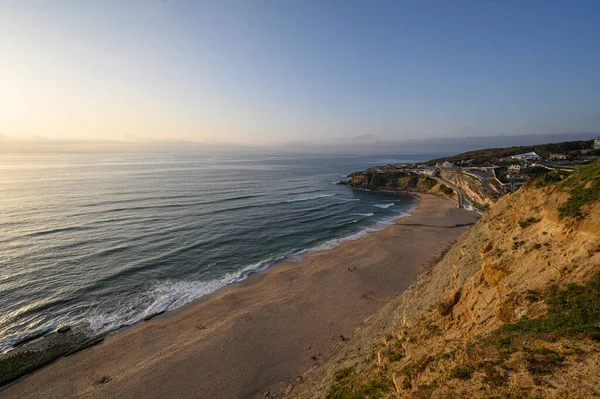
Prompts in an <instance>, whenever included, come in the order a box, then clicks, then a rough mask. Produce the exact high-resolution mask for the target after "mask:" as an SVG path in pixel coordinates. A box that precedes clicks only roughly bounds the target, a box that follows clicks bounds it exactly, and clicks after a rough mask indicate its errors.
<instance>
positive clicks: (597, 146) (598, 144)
mask: <svg viewBox="0 0 600 399" xmlns="http://www.w3.org/2000/svg"><path fill="white" fill-rule="evenodd" d="M593 147H594V150H600V136H596V137H594V144H593Z"/></svg>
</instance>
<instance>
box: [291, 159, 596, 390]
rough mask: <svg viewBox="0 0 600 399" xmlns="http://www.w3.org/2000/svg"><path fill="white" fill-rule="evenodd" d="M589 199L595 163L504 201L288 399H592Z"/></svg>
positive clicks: (592, 207) (592, 223) (592, 205)
mask: <svg viewBox="0 0 600 399" xmlns="http://www.w3.org/2000/svg"><path fill="white" fill-rule="evenodd" d="M598 190H600V163H596V164H593V165H590V166H587V167H585V168H582V169H581V170H580V171H578V172H576V173H575V174H573V175H572V176H571V177H569V178H568V179H567V180H565V181H562V182H554V183H552V184H547V183H545V181H544V180H538V181H535V180H534V181H532V182H530V183H529V184H528V185H527V186H526V187H525V188H524V189H523V190H520V191H517V192H515V193H512V194H509V195H506V196H504V197H503V198H501V199H500V200H499V201H498V202H497V203H496V204H494V205H493V206H492V207H491V209H490V210H489V212H486V213H485V214H484V215H483V217H482V219H481V220H480V221H479V222H478V223H477V224H476V226H475V227H474V228H473V229H472V230H471V231H469V232H468V233H466V234H465V235H463V237H461V238H460V239H459V240H458V241H457V242H456V243H455V245H454V246H453V247H452V249H451V250H450V251H449V252H448V253H447V254H446V256H445V257H444V259H443V260H442V261H441V262H440V263H438V264H437V265H436V266H435V267H434V268H432V269H431V270H429V271H428V272H426V273H425V274H423V275H421V276H420V277H419V278H418V280H417V281H416V282H415V283H414V284H413V285H412V286H411V287H410V288H409V289H408V290H407V291H406V292H404V293H403V294H402V295H401V296H399V297H398V298H396V299H395V300H394V301H392V302H391V303H389V304H388V305H387V306H385V307H384V308H383V309H382V310H381V311H380V312H379V313H378V314H377V315H375V316H374V317H372V318H371V319H370V320H368V321H367V322H366V323H365V325H364V326H363V327H362V328H360V329H359V330H357V331H356V332H355V334H354V336H353V337H352V339H351V341H350V342H351V345H348V346H347V347H346V348H345V349H344V350H343V351H342V352H341V353H340V354H339V355H338V356H337V357H335V358H332V359H330V361H329V362H327V363H325V364H324V365H321V366H319V367H318V368H316V369H315V370H313V371H312V372H310V373H308V374H307V375H306V376H305V381H306V382H305V383H303V384H300V385H298V386H296V387H293V389H290V393H289V396H291V397H301V398H322V397H324V398H346V397H372V398H375V397H386V398H409V397H434V398H446V397H472V398H489V397H540V398H541V397H544V398H565V397H569V398H589V397H597V396H599V395H600V380H599V379H598V378H597V375H599V374H600V195H597V193H598ZM361 395H362V396H361Z"/></svg>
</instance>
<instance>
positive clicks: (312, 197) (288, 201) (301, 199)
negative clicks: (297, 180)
mask: <svg viewBox="0 0 600 399" xmlns="http://www.w3.org/2000/svg"><path fill="white" fill-rule="evenodd" d="M335 195H336V194H319V195H313V196H310V197H300V198H294V199H291V200H287V201H285V202H286V203H293V202H304V201H312V200H316V199H319V198H328V197H333V196H335Z"/></svg>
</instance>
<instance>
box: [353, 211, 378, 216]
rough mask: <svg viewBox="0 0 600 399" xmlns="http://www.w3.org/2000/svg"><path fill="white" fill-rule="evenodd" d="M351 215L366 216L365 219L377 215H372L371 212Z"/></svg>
mask: <svg viewBox="0 0 600 399" xmlns="http://www.w3.org/2000/svg"><path fill="white" fill-rule="evenodd" d="M351 215H354V216H365V217H371V216H375V214H374V213H371V212H369V213H351Z"/></svg>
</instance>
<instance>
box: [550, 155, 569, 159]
mask: <svg viewBox="0 0 600 399" xmlns="http://www.w3.org/2000/svg"><path fill="white" fill-rule="evenodd" d="M550 159H567V156H566V155H565V154H550Z"/></svg>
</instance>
